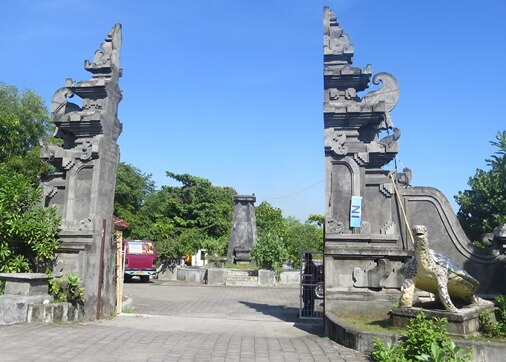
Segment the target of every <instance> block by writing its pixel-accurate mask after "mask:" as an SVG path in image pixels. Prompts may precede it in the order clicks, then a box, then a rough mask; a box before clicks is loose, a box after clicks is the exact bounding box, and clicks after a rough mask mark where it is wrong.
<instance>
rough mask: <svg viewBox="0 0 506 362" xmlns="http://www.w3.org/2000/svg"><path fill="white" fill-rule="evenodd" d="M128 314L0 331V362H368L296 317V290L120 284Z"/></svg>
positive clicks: (317, 324) (312, 323)
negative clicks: (130, 302) (131, 306)
mask: <svg viewBox="0 0 506 362" xmlns="http://www.w3.org/2000/svg"><path fill="white" fill-rule="evenodd" d="M125 294H126V295H129V296H131V297H132V298H133V300H134V310H133V313H125V314H122V315H120V316H117V317H115V318H112V319H110V320H101V321H97V322H92V323H86V324H82V325H79V324H78V325H74V324H66V325H54V324H51V325H47V324H17V325H11V326H0V340H1V341H2V343H0V360H2V361H41V360H58V361H88V360H94V361H120V360H121V361H349V362H354V361H366V360H367V358H366V357H365V356H364V355H363V354H361V353H359V352H356V351H354V350H351V349H348V348H345V347H342V346H340V345H338V344H336V343H334V342H332V341H331V340H329V339H327V338H322V337H321V333H322V325H321V323H320V322H315V321H309V322H308V321H300V320H299V319H298V317H297V313H298V307H299V301H298V294H299V290H298V288H287V287H276V288H260V287H217V286H207V285H201V284H195V283H183V282H162V281H155V282H154V283H148V284H144V283H129V284H125Z"/></svg>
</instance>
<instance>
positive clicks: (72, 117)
mask: <svg viewBox="0 0 506 362" xmlns="http://www.w3.org/2000/svg"><path fill="white" fill-rule="evenodd" d="M120 50H121V25H120V24H116V25H115V26H114V27H113V28H112V29H111V31H110V32H109V33H108V34H107V38H106V39H105V41H104V42H103V43H102V44H101V45H100V49H99V50H97V51H96V52H95V55H94V58H93V61H92V62H91V61H88V60H87V61H85V63H84V67H85V69H86V70H87V71H89V72H90V73H91V74H92V78H91V79H89V80H84V81H79V82H78V81H74V80H72V79H70V78H69V79H67V81H66V84H65V86H64V87H62V88H60V89H58V90H57V91H56V93H55V94H54V96H53V99H52V102H51V122H53V123H54V124H55V125H56V134H55V136H56V137H57V138H60V139H61V140H62V145H61V146H59V145H55V144H50V145H48V144H46V143H45V142H44V141H41V143H42V144H41V145H42V149H41V157H42V158H43V159H45V160H47V162H50V163H51V164H52V165H54V167H55V172H54V173H53V174H52V175H51V176H50V177H48V178H46V179H42V180H41V182H42V186H43V193H44V199H43V202H44V205H45V206H47V207H49V206H54V207H56V208H57V209H58V210H59V211H60V214H61V216H62V220H63V221H62V230H61V232H60V239H61V245H60V247H59V249H58V252H57V257H58V260H59V261H60V262H61V264H62V266H63V272H64V273H65V274H68V273H72V274H78V275H79V276H80V278H81V280H82V283H83V286H84V289H85V303H84V315H83V316H82V319H84V320H93V319H98V318H101V317H103V316H108V315H111V314H113V313H114V312H115V302H116V297H115V294H116V281H115V279H114V275H115V273H114V270H115V259H114V250H115V247H113V232H114V224H113V215H112V214H113V209H114V191H115V186H116V171H117V165H118V159H119V146H118V144H117V139H118V137H119V135H120V133H121V129H122V125H121V123H120V122H119V120H118V103H119V102H120V101H121V99H122V92H121V90H120V88H119V86H118V80H119V78H120V77H121V74H122V69H121V68H120V62H119V60H120ZM74 96H77V97H79V98H81V99H82V103H81V105H77V104H74V103H71V102H69V101H68V99H69V98H71V97H74Z"/></svg>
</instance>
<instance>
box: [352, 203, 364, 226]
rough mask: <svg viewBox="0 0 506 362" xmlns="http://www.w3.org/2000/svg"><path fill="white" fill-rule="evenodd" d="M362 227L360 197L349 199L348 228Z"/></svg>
mask: <svg viewBox="0 0 506 362" xmlns="http://www.w3.org/2000/svg"><path fill="white" fill-rule="evenodd" d="M361 225H362V197H361V196H352V197H351V208H350V227H352V228H359V227H360V226H361Z"/></svg>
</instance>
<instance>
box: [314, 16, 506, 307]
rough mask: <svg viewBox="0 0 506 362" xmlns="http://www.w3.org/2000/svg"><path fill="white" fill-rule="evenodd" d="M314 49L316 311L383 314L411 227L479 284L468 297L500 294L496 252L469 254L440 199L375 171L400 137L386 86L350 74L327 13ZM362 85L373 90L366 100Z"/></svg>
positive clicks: (404, 175)
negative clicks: (320, 87)
mask: <svg viewBox="0 0 506 362" xmlns="http://www.w3.org/2000/svg"><path fill="white" fill-rule="evenodd" d="M323 40H324V46H323V53H324V70H323V72H324V109H323V113H324V140H325V143H324V149H325V164H326V192H325V200H326V210H325V251H324V254H325V290H326V292H325V303H326V304H325V305H326V311H328V312H332V311H336V310H339V311H345V310H349V311H355V312H365V311H368V312H381V311H385V312H386V311H388V310H389V309H390V308H391V306H392V305H393V303H395V302H396V300H397V299H398V298H399V296H400V287H401V285H402V282H403V279H404V278H403V277H402V275H400V273H399V269H400V268H401V267H402V265H403V264H404V262H405V261H407V260H408V259H409V258H410V257H411V256H412V255H413V250H414V247H413V243H412V238H411V237H410V234H409V225H416V224H422V225H426V226H427V228H428V230H429V234H430V235H432V237H431V240H434V241H433V242H431V248H432V249H434V250H436V251H438V252H440V253H441V254H443V255H445V256H447V257H448V258H449V259H451V260H453V261H454V262H455V263H456V264H457V265H459V266H460V267H461V268H463V269H465V270H466V271H467V272H468V273H469V274H471V275H472V276H473V277H474V278H476V279H477V280H478V281H479V282H480V289H479V290H478V294H481V295H497V294H505V292H506V289H505V288H506V283H505V273H504V267H505V261H506V258H504V254H503V251H502V249H501V248H498V247H495V248H491V249H487V250H484V249H480V248H477V247H475V246H474V245H473V244H472V243H471V241H470V240H469V239H468V238H467V237H466V235H465V233H464V231H463V230H462V227H461V226H460V224H459V223H458V221H457V218H456V216H455V213H454V211H453V210H452V208H451V206H450V204H449V202H448V200H447V199H446V197H445V196H444V195H443V194H442V193H441V192H440V191H438V190H437V189H434V188H430V187H414V186H410V180H411V177H412V172H411V170H410V169H408V168H405V169H404V170H403V172H398V171H397V170H395V172H391V171H389V170H387V169H385V167H384V166H385V165H387V164H388V163H389V162H390V161H392V160H393V159H394V158H395V157H396V155H397V153H398V150H399V143H398V142H399V141H398V139H399V137H401V131H400V129H399V128H398V127H395V126H394V123H393V119H392V116H391V112H392V110H393V109H394V107H395V105H396V103H397V100H398V97H399V87H398V84H397V81H396V79H395V78H394V77H393V76H392V75H390V74H388V73H378V74H376V75H374V76H373V72H372V66H371V65H367V66H365V67H354V66H353V55H354V46H353V45H352V44H351V42H350V37H349V36H348V35H347V34H346V33H344V30H343V28H342V27H341V26H340V25H339V22H338V20H337V18H336V16H335V15H334V14H333V13H332V11H331V10H330V9H329V8H325V9H324V36H323ZM371 78H372V79H371ZM371 80H372V83H374V84H379V85H380V87H379V88H378V89H376V90H373V91H369V92H367V91H368V88H369V84H370V82H371ZM420 145H422V144H420ZM354 197H361V198H362V199H361V203H360V209H357V208H356V207H354V206H353V207H352V198H354ZM357 210H359V211H360V213H357ZM359 215H360V216H361V220H360V221H361V222H360V223H359V225H358V226H357V227H355V226H352V223H351V220H357V218H358V217H359ZM354 217H355V219H354ZM375 309H376V311H375Z"/></svg>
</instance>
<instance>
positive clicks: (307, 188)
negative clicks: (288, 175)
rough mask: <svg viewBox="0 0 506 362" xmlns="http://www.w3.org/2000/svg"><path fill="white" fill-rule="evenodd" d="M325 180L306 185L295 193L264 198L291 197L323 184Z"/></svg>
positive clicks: (265, 198)
mask: <svg viewBox="0 0 506 362" xmlns="http://www.w3.org/2000/svg"><path fill="white" fill-rule="evenodd" d="M323 181H325V179H323V180H320V181H318V182H317V183H315V184H313V185H311V186H308V187H306V188H304V189H302V190H299V191H296V192H294V193H293V194H289V195H283V196H277V197H264V200H277V199H284V198H286V197H290V196H293V195H297V194H300V193H301V192H304V191H306V190H309V189H310V188H311V187H315V186H316V185H319V184H321V183H322V182H323Z"/></svg>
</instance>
